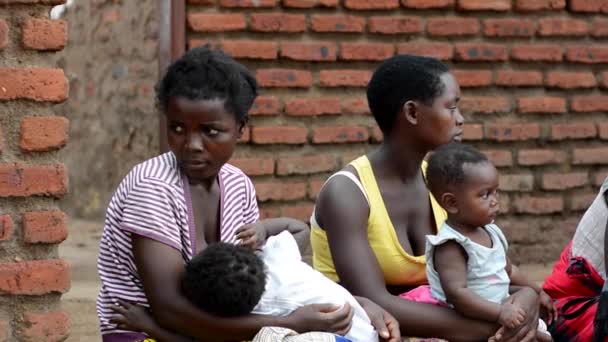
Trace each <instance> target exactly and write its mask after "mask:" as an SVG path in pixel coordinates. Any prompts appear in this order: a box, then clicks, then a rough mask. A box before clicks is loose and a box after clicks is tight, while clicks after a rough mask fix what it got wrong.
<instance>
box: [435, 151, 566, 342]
mask: <svg viewBox="0 0 608 342" xmlns="http://www.w3.org/2000/svg"><path fill="white" fill-rule="evenodd" d="M463 171H464V174H465V181H464V183H463V184H459V185H452V186H448V187H447V188H444V191H443V192H438V191H434V193H435V194H437V195H438V196H437V197H438V198H439V201H440V203H441V205H442V207H443V208H445V209H446V211H447V212H448V219H447V223H448V224H449V225H450V227H452V228H453V229H454V230H456V231H458V232H459V233H460V234H462V235H464V236H466V237H468V238H469V239H470V240H471V241H473V242H475V243H477V244H479V245H481V246H484V247H486V248H492V247H494V246H493V241H492V239H491V236H490V235H489V233H488V231H487V230H486V229H485V228H483V227H484V226H485V225H487V224H490V223H491V222H493V221H494V219H495V218H496V215H497V214H498V211H499V209H500V208H499V202H498V172H497V171H496V168H495V167H494V166H493V165H492V164H491V163H490V162H487V161H486V162H481V163H476V164H465V165H463ZM445 190H447V191H445ZM434 261H435V263H434V267H435V270H436V271H437V273H438V274H439V279H440V282H441V287H442V288H443V291H444V293H445V295H446V299H447V302H448V303H450V304H452V305H453V306H454V309H455V310H456V311H458V312H459V313H461V314H463V315H465V316H466V317H470V318H474V319H478V320H486V321H488V322H496V323H498V324H500V325H501V326H503V327H507V328H510V329H515V328H517V327H519V326H520V325H521V324H522V323H523V322H524V319H525V317H526V312H525V311H524V310H523V308H521V307H520V306H519V305H517V304H513V303H510V302H504V303H494V302H491V301H489V300H486V299H485V298H482V297H480V296H479V295H477V294H476V293H475V292H473V291H471V290H470V289H469V288H468V287H467V273H468V272H467V265H468V256H467V253H466V252H465V250H464V249H463V248H462V246H461V245H460V244H458V243H457V242H454V241H448V242H446V243H444V244H442V245H440V246H437V247H436V248H435V253H434ZM505 270H506V272H507V274H508V275H509V277H510V278H511V283H512V284H514V285H518V286H528V287H531V288H534V289H535V290H536V291H537V292H538V293H539V296H540V301H541V306H542V308H543V309H544V310H545V312H547V313H548V315H547V321H548V322H547V323H548V324H551V322H552V321H553V318H554V316H555V315H556V314H557V310H556V309H555V306H554V305H553V301H552V300H551V298H549V296H548V295H547V294H546V293H545V292H544V291H542V289H540V288H539V287H538V286H537V285H536V284H534V283H533V282H531V281H529V280H528V279H527V277H525V275H523V274H521V272H519V271H517V269H516V268H513V267H512V265H511V262H510V260H509V259H508V257H507V260H506V266H505ZM513 271H515V272H513ZM537 339H538V340H539V341H547V342H548V341H551V337H550V336H549V335H547V334H545V333H541V332H537Z"/></svg>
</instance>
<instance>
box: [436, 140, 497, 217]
mask: <svg viewBox="0 0 608 342" xmlns="http://www.w3.org/2000/svg"><path fill="white" fill-rule="evenodd" d="M426 181H427V185H428V187H429V190H430V191H431V193H432V194H433V196H435V198H436V199H437V201H438V202H439V204H441V206H442V207H443V208H444V209H445V210H446V211H447V212H448V216H449V217H450V219H451V220H453V221H456V222H458V223H460V224H464V225H467V226H478V227H479V226H483V225H486V224H488V223H491V222H492V221H493V220H494V218H495V217H496V215H497V214H498V210H499V205H498V192H497V189H498V172H497V171H496V168H495V167H494V165H492V163H491V162H490V161H489V160H488V158H487V157H486V156H485V155H483V153H481V152H479V151H478V150H477V149H475V148H474V147H472V146H470V145H466V144H462V143H457V142H454V143H449V144H445V145H443V146H441V147H439V148H438V149H436V150H435V151H434V152H433V154H432V155H431V157H430V158H429V161H428V169H427V174H426Z"/></svg>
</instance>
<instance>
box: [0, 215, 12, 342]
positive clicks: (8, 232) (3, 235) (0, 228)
mask: <svg viewBox="0 0 608 342" xmlns="http://www.w3.org/2000/svg"><path fill="white" fill-rule="evenodd" d="M13 231H14V225H13V219H12V218H11V217H10V215H1V216H0V242H1V241H8V240H10V239H11V238H12V237H13ZM0 336H1V334H0ZM0 341H2V339H1V338H0Z"/></svg>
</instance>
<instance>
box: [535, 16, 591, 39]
mask: <svg viewBox="0 0 608 342" xmlns="http://www.w3.org/2000/svg"><path fill="white" fill-rule="evenodd" d="M588 32H589V25H588V24H587V21H585V20H580V19H568V18H543V19H540V21H539V28H538V34H539V35H541V36H547V37H552V36H570V37H580V36H585V35H587V33H588Z"/></svg>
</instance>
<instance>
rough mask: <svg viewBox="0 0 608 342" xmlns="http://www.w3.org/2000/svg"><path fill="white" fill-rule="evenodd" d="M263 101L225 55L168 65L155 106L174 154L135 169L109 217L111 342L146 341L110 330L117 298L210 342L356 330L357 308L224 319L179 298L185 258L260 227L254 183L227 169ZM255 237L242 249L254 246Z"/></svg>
mask: <svg viewBox="0 0 608 342" xmlns="http://www.w3.org/2000/svg"><path fill="white" fill-rule="evenodd" d="M256 96H257V84H256V82H255V79H254V78H253V77H252V76H251V74H250V73H249V72H248V70H247V69H246V68H245V67H244V66H242V65H240V64H238V63H237V62H235V61H234V60H233V59H232V58H230V57H228V56H227V55H225V54H224V53H222V52H221V51H217V50H212V49H210V48H209V47H201V48H196V49H192V50H190V51H189V52H188V53H186V54H185V55H184V56H183V57H182V58H180V59H179V60H178V61H176V62H175V63H174V64H173V65H171V66H170V67H169V69H168V71H167V73H166V75H165V76H164V78H163V79H162V80H161V82H160V84H159V86H158V88H157V100H158V104H159V107H160V109H161V111H162V112H164V113H165V114H166V118H167V138H168V143H169V147H170V150H171V151H170V152H168V153H165V154H162V155H160V156H157V157H155V158H152V159H149V160H147V161H145V162H143V163H141V164H139V165H137V166H135V167H134V168H133V170H131V172H129V174H128V175H127V176H126V177H125V178H124V180H123V181H122V182H121V184H120V185H119V186H118V189H117V190H116V192H115V193H114V195H113V197H112V200H111V201H110V204H109V205H108V209H107V213H106V221H105V227H104V232H103V236H102V240H101V246H100V254H99V259H98V271H99V275H100V277H101V282H102V287H101V290H100V292H99V296H98V299H97V314H98V316H99V320H100V326H101V333H102V336H103V341H141V340H144V339H145V338H146V335H145V334H143V333H141V332H136V331H126V330H125V329H121V327H119V326H117V325H116V324H114V323H112V320H111V318H112V316H113V315H114V312H113V310H112V307H113V306H114V305H116V304H118V302H119V301H124V302H131V303H135V304H138V305H141V306H144V307H149V308H150V309H151V311H152V314H153V316H154V318H155V319H156V320H157V322H158V323H159V324H160V325H161V326H163V327H164V328H166V329H169V330H172V331H175V332H177V333H179V334H181V335H184V336H190V337H194V338H196V339H199V340H204V341H224V340H242V339H248V338H251V337H253V335H255V333H256V332H257V331H258V330H259V329H260V328H261V327H264V326H282V327H286V328H292V329H294V330H297V331H300V332H304V331H328V332H335V333H341V334H343V333H344V332H345V331H346V330H347V329H348V327H349V325H350V320H351V318H352V310H351V309H350V308H349V307H345V308H342V309H339V310H337V309H334V308H329V309H328V308H327V307H325V309H323V308H322V306H306V307H303V308H301V309H299V310H297V311H295V312H293V313H292V314H291V315H289V316H287V317H269V316H260V315H248V316H245V317H240V318H237V319H234V318H220V317H216V316H213V315H211V314H208V313H205V312H202V311H200V310H198V309H197V308H195V307H194V306H193V305H192V304H191V303H190V302H189V301H187V300H186V299H185V297H184V296H183V295H182V293H181V291H180V280H181V276H182V274H183V272H184V263H185V262H186V261H188V260H190V259H191V258H192V256H193V255H195V254H196V253H197V252H199V251H200V250H202V249H204V248H205V246H207V245H208V244H210V243H214V242H218V241H222V242H229V243H238V242H239V241H237V240H238V239H237V236H236V234H235V232H236V230H237V229H238V228H240V227H242V226H244V225H250V224H253V223H255V222H257V221H258V218H259V213H258V207H257V202H256V195H255V190H254V188H253V184H252V183H251V180H250V179H249V178H248V177H247V176H246V175H245V174H244V173H243V172H242V171H241V170H239V169H238V168H236V167H234V166H231V165H229V164H227V162H228V160H229V159H230V157H231V156H232V154H233V152H234V149H235V146H236V144H237V140H238V138H239V137H240V136H241V135H242V133H243V131H244V128H245V125H246V123H247V112H248V111H249V109H250V107H251V105H252V103H253V101H254V99H255V97H256ZM254 227H257V229H259V230H260V234H259V236H262V237H263V236H267V235H269V234H273V233H278V232H280V231H281V230H284V229H288V228H287V227H286V220H285V219H274V220H268V221H264V223H263V224H256V225H254ZM261 230H263V231H261ZM254 233H255V232H254ZM252 235H254V236H249V237H243V236H241V238H242V240H241V241H240V242H241V243H248V242H251V238H254V237H255V235H257V234H252ZM261 242H263V241H261ZM332 310H333V311H332ZM327 311H330V312H327Z"/></svg>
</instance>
